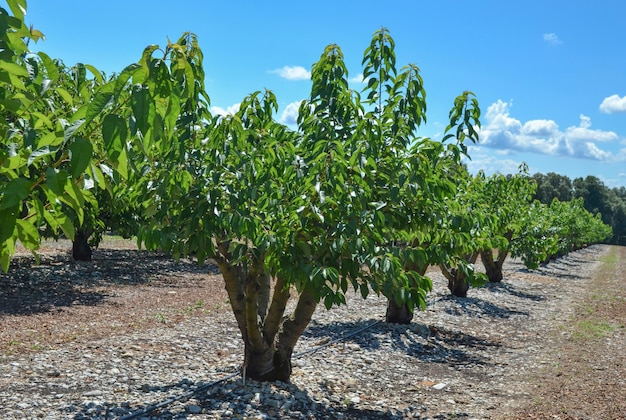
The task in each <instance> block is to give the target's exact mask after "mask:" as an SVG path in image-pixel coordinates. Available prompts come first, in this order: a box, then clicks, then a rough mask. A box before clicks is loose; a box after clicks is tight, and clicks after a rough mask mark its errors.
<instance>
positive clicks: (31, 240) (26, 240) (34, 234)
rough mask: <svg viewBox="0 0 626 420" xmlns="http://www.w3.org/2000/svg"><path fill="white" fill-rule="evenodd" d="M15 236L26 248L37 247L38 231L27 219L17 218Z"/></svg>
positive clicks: (32, 248)
mask: <svg viewBox="0 0 626 420" xmlns="http://www.w3.org/2000/svg"><path fill="white" fill-rule="evenodd" d="M16 227H17V238H18V239H19V241H20V242H21V243H22V245H24V246H25V247H26V248H28V249H30V250H34V249H37V248H39V231H38V230H37V228H36V227H35V226H33V225H32V224H31V223H30V222H29V221H28V220H23V219H17V225H16Z"/></svg>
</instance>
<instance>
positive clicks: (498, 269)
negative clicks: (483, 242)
mask: <svg viewBox="0 0 626 420" xmlns="http://www.w3.org/2000/svg"><path fill="white" fill-rule="evenodd" d="M505 258H506V252H505V251H498V257H497V258H494V257H493V251H492V250H491V249H490V250H486V251H481V253H480V259H481V260H482V262H483V265H484V266H485V273H486V274H487V278H489V281H490V282H492V283H498V282H501V281H502V278H503V275H502V266H503V265H504V260H505Z"/></svg>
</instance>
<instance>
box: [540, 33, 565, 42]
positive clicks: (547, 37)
mask: <svg viewBox="0 0 626 420" xmlns="http://www.w3.org/2000/svg"><path fill="white" fill-rule="evenodd" d="M543 40H544V41H545V42H547V43H548V44H549V45H561V44H562V43H563V41H561V40H560V39H559V37H558V36H557V35H556V34H555V33H549V34H543Z"/></svg>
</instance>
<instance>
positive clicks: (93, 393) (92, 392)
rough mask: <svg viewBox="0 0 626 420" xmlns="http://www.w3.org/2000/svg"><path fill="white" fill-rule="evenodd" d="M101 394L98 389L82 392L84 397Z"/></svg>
mask: <svg viewBox="0 0 626 420" xmlns="http://www.w3.org/2000/svg"><path fill="white" fill-rule="evenodd" d="M101 395H102V391H100V390H99V389H96V390H93V391H87V392H85V393H84V394H83V396H85V397H99V396H101Z"/></svg>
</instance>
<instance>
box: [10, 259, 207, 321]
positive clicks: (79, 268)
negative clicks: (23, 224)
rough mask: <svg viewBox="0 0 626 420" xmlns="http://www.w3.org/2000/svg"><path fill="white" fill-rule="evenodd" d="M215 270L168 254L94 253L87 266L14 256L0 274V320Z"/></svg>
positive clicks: (172, 282) (163, 284)
mask: <svg viewBox="0 0 626 420" xmlns="http://www.w3.org/2000/svg"><path fill="white" fill-rule="evenodd" d="M216 273H219V270H218V269H217V267H216V266H214V265H210V264H207V265H206V266H204V267H201V266H199V265H198V264H197V263H196V262H195V261H192V260H187V259H185V260H182V259H181V260H180V261H175V260H173V259H172V258H171V257H170V256H168V255H167V254H163V253H155V252H148V251H138V250H98V251H97V252H95V253H94V258H93V260H92V261H90V262H76V261H72V260H71V259H70V258H69V255H61V254H60V255H54V256H42V257H41V259H40V261H39V263H38V264H37V262H36V261H35V259H34V257H32V256H28V257H17V258H14V259H13V260H12V261H11V266H10V268H9V271H8V272H7V273H0V315H3V314H6V315H31V314H35V313H41V312H48V311H50V310H52V309H54V308H59V307H68V306H71V305H87V306H95V305H98V304H101V303H102V302H103V301H104V300H105V299H106V298H107V297H108V296H109V295H108V294H107V293H106V292H105V291H103V289H106V287H108V286H113V285H116V286H119V285H125V286H133V285H150V286H151V287H168V288H172V287H183V286H188V283H183V282H182V278H183V277H188V276H189V275H190V274H192V275H193V274H197V275H198V277H199V278H206V277H205V276H206V274H209V275H211V274H216Z"/></svg>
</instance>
